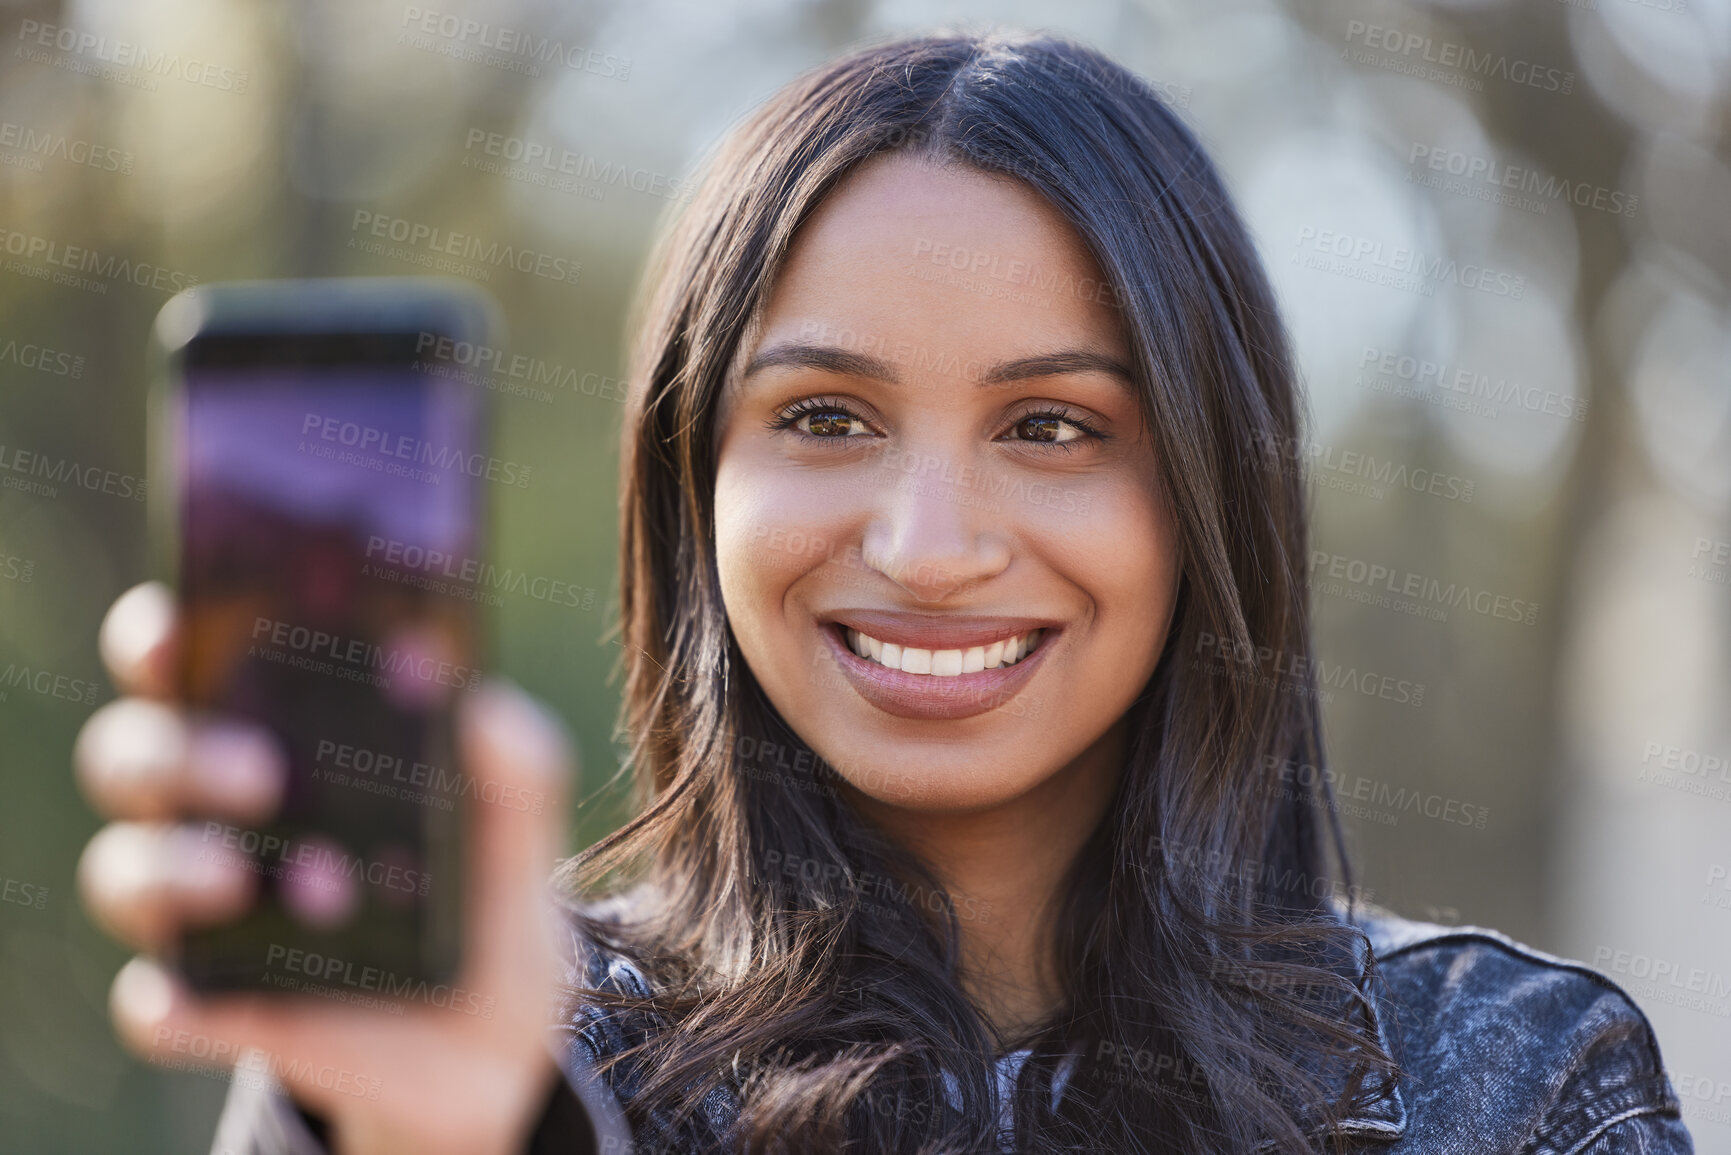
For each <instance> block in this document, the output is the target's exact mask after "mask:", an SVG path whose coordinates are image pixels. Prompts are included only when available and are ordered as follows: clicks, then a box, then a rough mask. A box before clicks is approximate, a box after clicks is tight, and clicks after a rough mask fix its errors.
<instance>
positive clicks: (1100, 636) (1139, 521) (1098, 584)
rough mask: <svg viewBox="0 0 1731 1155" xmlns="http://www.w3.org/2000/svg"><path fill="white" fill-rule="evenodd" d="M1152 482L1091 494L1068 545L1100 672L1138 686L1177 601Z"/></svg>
mask: <svg viewBox="0 0 1731 1155" xmlns="http://www.w3.org/2000/svg"><path fill="white" fill-rule="evenodd" d="M1154 494H1155V490H1154V486H1153V483H1152V482H1151V481H1150V480H1148V479H1141V481H1140V483H1138V482H1136V481H1133V480H1132V479H1129V478H1126V479H1125V482H1124V484H1122V485H1112V486H1108V487H1102V488H1101V489H1099V490H1097V491H1096V492H1095V493H1094V494H1093V495H1092V500H1091V502H1090V510H1089V515H1088V516H1087V517H1086V518H1085V519H1083V522H1082V524H1081V526H1080V527H1079V528H1080V532H1079V533H1078V534H1076V535H1075V536H1074V537H1073V538H1072V541H1071V543H1070V546H1071V548H1070V549H1069V550H1068V551H1066V552H1067V561H1066V568H1067V570H1068V572H1069V574H1070V576H1071V579H1072V581H1074V582H1075V584H1076V585H1078V586H1079V587H1080V588H1082V589H1083V590H1084V591H1086V592H1087V594H1088V596H1089V600H1090V601H1091V602H1092V604H1093V606H1094V612H1095V614H1096V615H1097V617H1096V621H1095V623H1094V624H1095V627H1096V629H1095V630H1094V639H1095V645H1096V646H1097V647H1098V648H1097V650H1096V653H1097V654H1098V655H1099V657H1100V658H1101V659H1102V660H1101V661H1100V662H1099V663H1098V664H1096V665H1095V666H1094V668H1093V670H1091V671H1090V674H1091V675H1099V674H1104V675H1105V676H1107V677H1109V678H1110V679H1111V680H1112V681H1114V682H1116V683H1119V684H1122V683H1124V682H1125V681H1127V680H1131V678H1132V676H1133V677H1134V680H1135V682H1136V684H1135V686H1134V687H1132V688H1131V689H1132V691H1134V690H1136V689H1139V688H1140V686H1141V684H1142V681H1145V680H1146V676H1147V675H1148V674H1150V673H1152V672H1153V669H1154V665H1155V663H1156V661H1158V659H1159V656H1160V651H1161V649H1162V647H1163V646H1164V645H1165V641H1166V632H1167V630H1168V628H1169V626H1170V620H1171V615H1172V608H1173V605H1174V603H1175V602H1176V600H1177V593H1178V573H1179V559H1178V546H1177V537H1176V533H1175V529H1174V526H1173V523H1172V518H1171V515H1170V513H1169V512H1168V511H1167V509H1166V507H1165V504H1164V503H1163V502H1162V501H1160V500H1158V499H1157V498H1156V497H1155V496H1154Z"/></svg>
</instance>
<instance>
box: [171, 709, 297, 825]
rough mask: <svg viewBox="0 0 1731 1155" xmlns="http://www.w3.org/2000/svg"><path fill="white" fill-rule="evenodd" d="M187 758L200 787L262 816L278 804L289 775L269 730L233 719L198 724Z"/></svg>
mask: <svg viewBox="0 0 1731 1155" xmlns="http://www.w3.org/2000/svg"><path fill="white" fill-rule="evenodd" d="M187 761H188V763H189V769H190V771H191V774H192V777H193V781H194V784H195V786H196V788H197V789H198V790H199V792H201V793H202V794H204V795H205V796H206V797H207V798H210V799H212V800H214V801H218V802H221V803H222V804H224V805H226V806H230V807H233V808H234V809H236V810H238V811H240V812H242V813H245V814H248V815H256V816H258V817H263V816H265V815H267V814H270V813H272V812H273V811H275V810H276V806H277V802H278V801H279V800H280V799H281V798H282V791H283V784H284V779H285V778H286V777H287V775H288V768H287V766H286V765H285V763H284V759H283V757H282V753H281V751H279V750H278V749H277V746H276V743H275V742H273V741H272V740H271V739H270V737H269V736H268V735H265V734H261V733H260V732H259V731H258V730H256V729H253V728H252V727H249V726H238V725H234V724H232V723H227V722H212V723H208V724H207V725H205V726H204V727H202V728H201V729H200V730H198V731H197V732H196V734H195V735H194V737H193V741H192V748H191V749H190V751H189V752H188V755H187Z"/></svg>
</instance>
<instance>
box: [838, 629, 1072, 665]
mask: <svg viewBox="0 0 1731 1155" xmlns="http://www.w3.org/2000/svg"><path fill="white" fill-rule="evenodd" d="M836 628H837V629H838V630H840V631H841V636H842V639H843V641H844V642H845V643H846V644H847V647H848V649H849V650H851V651H853V652H854V653H855V654H856V655H858V656H859V657H861V658H864V659H865V660H866V661H868V662H875V663H877V664H878V665H880V666H883V667H884V668H886V669H890V670H900V671H901V672H902V673H905V674H925V675H928V676H930V677H934V678H955V677H959V676H961V675H962V674H977V673H979V672H981V671H983V670H995V669H999V668H1000V667H1004V666H1013V665H1015V664H1016V663H1017V662H1019V661H1021V660H1022V659H1024V658H1026V657H1027V656H1028V655H1029V654H1030V653H1032V652H1033V651H1034V650H1035V649H1037V648H1038V647H1039V645H1040V639H1041V637H1042V636H1043V635H1044V634H1045V632H1046V631H1045V630H1027V631H1024V632H1023V633H1020V634H1014V635H1011V636H1009V637H1004V638H999V639H997V640H996V641H994V642H992V643H990V644H989V645H981V646H969V647H967V648H966V649H953V650H927V649H921V648H919V647H917V646H900V645H897V644H896V643H894V642H885V641H881V640H879V639H878V638H874V637H872V636H871V635H869V634H866V633H862V632H861V631H859V630H856V629H853V628H851V627H849V626H843V625H841V624H840V623H837V625H836Z"/></svg>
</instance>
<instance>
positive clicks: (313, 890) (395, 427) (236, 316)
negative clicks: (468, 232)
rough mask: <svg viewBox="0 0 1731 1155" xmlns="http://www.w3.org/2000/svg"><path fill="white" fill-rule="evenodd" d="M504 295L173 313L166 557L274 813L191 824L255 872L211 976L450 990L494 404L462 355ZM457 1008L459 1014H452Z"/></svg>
mask: <svg viewBox="0 0 1731 1155" xmlns="http://www.w3.org/2000/svg"><path fill="white" fill-rule="evenodd" d="M498 330H499V322H498V310H497V308H496V306H495V305H494V303H493V302H492V301H491V299H490V298H489V297H488V296H486V295H485V294H484V293H483V292H481V291H480V290H478V289H475V288H473V287H471V286H469V285H467V284H465V283H463V282H459V281H452V280H445V279H440V278H411V277H400V278H399V277H390V278H353V279H330V280H284V281H257V282H234V283H226V284H224V283H213V284H207V285H202V286H199V287H197V288H194V289H189V290H188V291H186V292H184V293H181V294H180V295H178V296H176V297H174V298H173V299H172V300H170V301H169V302H168V303H167V304H166V305H165V306H164V307H163V309H162V312H161V313H160V314H159V316H158V317H157V321H156V325H155V328H154V330H153V335H152V342H151V343H152V354H151V356H152V360H153V364H154V372H153V380H154V385H153V389H152V395H151V403H150V425H151V429H152V436H151V448H150V452H149V469H150V472H151V474H152V476H153V478H154V480H153V483H152V485H151V491H152V500H153V501H154V502H155V505H154V506H153V507H152V511H151V517H152V521H153V527H152V528H153V537H154V539H155V541H156V543H157V549H158V553H159V567H158V568H159V571H160V572H161V573H163V575H164V576H165V577H166V578H167V579H168V580H169V582H170V584H171V585H172V586H173V588H174V590H175V591H176V597H177V599H178V604H179V611H180V621H181V629H182V643H181V645H180V647H179V651H178V656H177V669H176V680H177V688H178V694H179V696H180V698H181V700H182V701H183V703H184V704H185V706H186V707H187V708H188V709H189V710H190V711H192V712H193V713H194V714H195V715H197V714H203V715H209V716H222V717H226V718H230V719H238V720H241V721H244V722H247V723H251V724H252V725H254V726H257V727H260V728H262V729H263V730H265V731H266V732H268V733H269V734H270V735H271V736H272V737H273V738H274V740H275V741H276V743H277V744H278V746H279V747H280V749H281V751H282V754H283V757H284V758H285V760H286V763H287V766H288V769H289V775H288V783H287V789H286V791H285V793H284V795H283V800H282V804H281V806H280V808H279V810H278V812H277V813H276V814H275V816H274V817H272V818H271V819H269V820H268V821H264V822H261V823H256V824H253V825H247V824H244V823H238V822H233V821H226V820H219V819H211V820H207V821H203V822H201V823H199V824H198V826H197V829H198V831H199V835H198V841H197V847H198V850H197V853H198V854H199V855H200V856H201V857H202V856H209V857H211V858H213V859H219V860H222V861H225V862H228V863H231V864H234V865H237V866H240V867H241V868H243V869H246V870H248V871H250V872H251V873H253V874H254V875H255V877H256V880H257V883H258V886H257V890H256V894H257V898H256V901H255V903H254V904H253V906H252V908H251V909H250V910H249V912H248V913H247V914H246V915H245V916H243V917H241V918H240V919H238V920H236V921H233V922H230V923H226V924H223V925H220V926H211V927H204V928H199V929H194V930H189V931H188V932H187V933H185V934H184V935H183V937H182V938H181V941H180V942H179V944H178V947H177V949H176V951H175V952H174V953H173V956H172V959H173V961H174V962H175V963H176V964H177V965H178V967H179V968H180V970H181V972H182V973H183V974H184V976H185V978H186V980H187V981H188V983H189V984H190V985H191V986H193V987H194V988H196V989H200V990H206V991H217V990H237V989H248V990H276V991H285V992H294V993H300V994H314V995H325V996H328V997H332V998H337V999H340V1000H342V1001H345V1002H353V1003H360V1004H363V1005H364V1004H368V1003H371V1002H373V1001H378V1002H387V1001H400V1000H404V999H408V1000H414V999H423V1000H430V1001H436V1000H437V998H438V997H439V996H438V992H440V991H447V992H448V991H449V988H448V987H445V986H442V985H441V984H445V983H447V982H448V980H449V979H451V978H452V977H453V975H454V974H455V972H456V970H457V967H458V965H459V962H460V958H459V954H460V950H459V946H460V942H461V927H462V901H461V900H462V889H463V841H464V838H463V832H464V821H463V815H464V813H465V808H466V805H467V803H468V802H469V801H470V798H471V796H472V794H473V792H474V783H473V781H472V780H471V779H470V777H469V776H468V774H467V773H466V770H465V767H464V766H463V765H462V759H461V757H460V755H459V751H458V749H457V744H456V741H455V734H454V717H455V713H456V710H457V708H458V705H459V703H460V702H461V701H462V699H463V696H464V695H465V694H467V693H469V692H471V691H473V690H474V689H476V688H477V687H478V686H479V684H480V677H481V675H480V670H481V667H482V665H483V662H484V660H485V658H486V654H485V649H486V645H485V638H484V627H485V623H484V622H483V621H482V619H481V616H480V607H479V604H478V601H477V598H476V597H475V596H474V595H475V594H476V593H477V592H478V591H477V590H476V589H475V588H473V585H472V583H468V582H465V580H464V575H465V574H472V573H475V572H478V571H479V569H480V567H481V564H482V563H481V562H480V560H479V559H481V558H482V556H483V554H484V551H485V547H486V535H485V521H486V518H485V512H486V506H487V504H488V502H487V494H486V492H484V490H485V489H486V481H487V478H488V475H489V472H490V470H489V464H490V462H491V461H492V458H491V457H490V456H489V453H488V431H489V421H488V405H487V402H486V397H487V393H486V390H485V389H484V388H480V387H477V385H475V384H472V383H469V380H468V378H467V377H466V376H465V375H463V374H460V373H453V372H451V370H453V369H454V368H455V366H456V364H457V363H458V362H457V359H456V357H455V356H454V355H453V354H454V351H459V350H461V349H463V348H465V347H468V348H470V349H474V348H496V347H497V345H498V342H499V340H500V334H499V331H498ZM458 1009H464V1008H458Z"/></svg>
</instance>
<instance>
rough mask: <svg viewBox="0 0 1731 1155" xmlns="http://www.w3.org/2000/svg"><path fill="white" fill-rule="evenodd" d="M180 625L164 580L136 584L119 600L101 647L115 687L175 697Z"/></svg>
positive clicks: (99, 637) (106, 621)
mask: <svg viewBox="0 0 1731 1155" xmlns="http://www.w3.org/2000/svg"><path fill="white" fill-rule="evenodd" d="M177 625H178V623H177V621H176V614H175V607H174V594H173V593H172V592H170V590H169V588H168V587H167V586H166V585H164V584H162V583H161V582H143V583H141V584H139V585H135V586H133V587H132V588H131V589H129V590H127V591H126V592H125V593H123V594H121V595H120V596H119V597H118V598H116V599H115V600H114V604H113V605H112V606H109V607H108V613H107V615H106V616H105V617H103V619H102V628H101V630H100V631H99V632H98V634H97V648H98V649H99V650H101V652H102V664H103V665H104V666H105V667H106V668H107V669H108V676H109V677H110V678H111V679H112V680H113V681H114V685H115V688H116V689H118V690H119V691H120V692H121V693H122V694H137V695H140V696H142V697H146V698H167V697H169V696H171V695H172V694H173V692H174V647H175V644H176V642H177V640H178V631H177Z"/></svg>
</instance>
